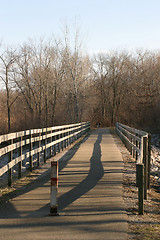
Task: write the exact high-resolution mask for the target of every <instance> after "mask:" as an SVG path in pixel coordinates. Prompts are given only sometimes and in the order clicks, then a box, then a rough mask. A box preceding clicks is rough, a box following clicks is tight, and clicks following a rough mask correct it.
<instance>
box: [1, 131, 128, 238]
mask: <svg viewBox="0 0 160 240" xmlns="http://www.w3.org/2000/svg"><path fill="white" fill-rule="evenodd" d="M59 162H60V174H59V198H58V204H59V212H60V216H59V217H49V216H48V213H49V201H50V200H49V199H50V194H49V192H50V183H49V179H50V171H49V170H47V171H45V173H44V175H43V176H42V177H41V178H39V179H37V180H36V181H35V182H34V183H32V184H31V185H30V186H27V187H26V188H25V189H22V190H21V191H20V192H19V193H18V194H17V195H16V197H15V198H13V199H12V201H10V202H9V203H7V204H5V205H4V206H3V209H0V233H1V235H2V237H3V238H2V239H4V240H5V239H7V240H10V239H12V240H14V239H16V240H18V239H24V240H25V239H27V240H28V239H32V238H33V237H34V239H74V240H75V239H86V240H87V239H112V240H114V239H127V221H126V212H125V205H124V202H123V198H122V172H123V162H122V158H121V154H120V152H119V150H118V148H117V147H116V145H115V142H114V139H113V138H112V136H111V135H110V133H109V130H108V129H97V130H95V131H93V132H91V134H90V135H89V136H88V137H87V138H85V139H84V141H83V142H82V144H81V145H80V144H77V145H75V146H74V147H73V148H72V149H70V150H69V151H68V152H67V153H66V154H65V155H64V156H63V157H62V158H61V159H60V160H59ZM49 167H50V164H49V163H48V165H47V164H46V168H49ZM106 236H107V237H106Z"/></svg>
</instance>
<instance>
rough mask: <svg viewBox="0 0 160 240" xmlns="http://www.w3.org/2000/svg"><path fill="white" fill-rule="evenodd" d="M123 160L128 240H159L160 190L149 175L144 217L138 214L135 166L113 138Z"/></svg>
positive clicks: (127, 153) (119, 142)
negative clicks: (149, 182) (149, 181)
mask: <svg viewBox="0 0 160 240" xmlns="http://www.w3.org/2000/svg"><path fill="white" fill-rule="evenodd" d="M115 141H116V143H117V145H118V147H119V149H120V151H121V154H122V157H123V160H124V175H123V197H124V201H125V203H126V211H127V218H128V227H129V229H128V231H129V240H133V239H134V240H151V239H152V240H159V239H160V188H159V185H158V182H157V181H155V178H154V177H153V176H152V175H151V178H150V179H151V184H150V189H149V190H148V194H147V200H144V215H139V214H138V189H137V187H136V184H135V183H136V164H135V159H133V158H132V157H131V155H130V153H129V152H128V151H127V149H126V148H125V147H124V145H123V144H122V142H121V141H120V140H118V139H117V137H115Z"/></svg>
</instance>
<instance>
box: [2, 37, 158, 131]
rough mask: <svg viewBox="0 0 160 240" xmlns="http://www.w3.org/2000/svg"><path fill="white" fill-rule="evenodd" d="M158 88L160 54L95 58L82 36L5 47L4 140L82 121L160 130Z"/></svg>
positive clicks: (3, 51)
mask: <svg viewBox="0 0 160 240" xmlns="http://www.w3.org/2000/svg"><path fill="white" fill-rule="evenodd" d="M71 46H72V47H71ZM159 83H160V52H150V51H144V50H139V51H136V52H134V53H131V52H127V51H118V52H116V51H115V52H114V51H112V52H107V53H104V54H97V55H95V56H92V57H90V56H89V55H87V54H85V52H84V51H83V48H82V47H81V44H80V43H79V41H78V37H77V36H76V37H75V39H74V41H73V42H72V44H70V42H69V40H68V38H67V36H65V37H64V40H63V41H61V40H55V39H54V40H53V39H50V40H47V41H46V40H43V39H40V40H38V41H28V43H25V44H23V45H21V46H18V47H17V48H16V49H13V48H11V47H5V48H4V46H2V44H1V46H0V89H1V90H0V134H4V133H7V132H14V131H20V130H24V129H30V128H42V127H46V126H54V125H62V124H67V123H75V122H81V121H90V122H91V124H92V126H95V125H96V123H100V124H101V126H113V125H114V124H115V122H116V121H120V122H122V123H124V124H128V125H130V126H134V127H139V128H158V126H159V124H160V84H159Z"/></svg>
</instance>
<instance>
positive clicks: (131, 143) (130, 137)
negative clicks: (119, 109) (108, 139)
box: [116, 122, 149, 163]
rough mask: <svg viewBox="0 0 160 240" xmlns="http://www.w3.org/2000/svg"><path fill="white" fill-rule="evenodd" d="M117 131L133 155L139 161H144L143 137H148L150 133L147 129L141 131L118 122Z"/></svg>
mask: <svg viewBox="0 0 160 240" xmlns="http://www.w3.org/2000/svg"><path fill="white" fill-rule="evenodd" d="M116 132H117V135H119V137H120V138H121V140H122V141H123V143H124V144H125V146H126V147H127V149H128V150H129V152H130V153H131V155H133V157H134V158H135V159H136V161H137V163H142V162H143V144H142V143H143V138H144V137H146V138H147V139H148V136H149V134H148V133H147V132H145V131H140V130H138V129H135V128H131V127H129V126H126V125H124V124H122V123H118V122H117V123H116Z"/></svg>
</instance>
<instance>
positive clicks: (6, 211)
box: [0, 133, 90, 219]
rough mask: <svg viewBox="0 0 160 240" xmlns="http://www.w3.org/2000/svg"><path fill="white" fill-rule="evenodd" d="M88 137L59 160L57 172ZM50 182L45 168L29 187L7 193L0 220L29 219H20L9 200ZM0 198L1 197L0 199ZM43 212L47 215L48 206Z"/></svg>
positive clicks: (48, 170) (2, 202) (38, 211)
mask: <svg viewBox="0 0 160 240" xmlns="http://www.w3.org/2000/svg"><path fill="white" fill-rule="evenodd" d="M89 136H90V133H88V134H87V135H86V136H85V137H84V138H83V139H82V140H81V141H79V142H78V143H76V144H75V145H74V146H73V147H71V148H70V149H69V150H68V151H67V152H66V153H65V154H64V155H63V156H62V157H61V158H60V159H59V162H60V164H59V171H61V170H62V169H63V168H65V166H66V165H67V164H68V162H69V161H70V159H72V157H73V156H74V155H75V153H76V152H77V151H78V149H79V147H80V145H81V144H82V143H84V142H85V141H86V140H87V139H88V137H89ZM49 181H50V169H48V168H47V170H46V171H45V172H44V173H43V174H42V175H41V176H40V177H38V178H37V179H35V180H34V181H32V182H31V183H30V184H29V185H26V186H22V187H20V188H18V189H16V190H15V191H13V192H11V193H8V194H6V195H5V199H4V201H1V204H0V219H6V218H17V217H19V218H29V217H31V215H32V214H31V215H30V214H29V215H28V216H27V217H21V216H20V214H19V212H18V211H17V210H16V209H15V208H14V206H13V204H12V201H11V199H13V198H15V197H18V196H21V195H23V194H25V193H28V192H30V191H33V190H34V189H36V188H38V187H46V186H45V184H46V183H47V182H49ZM1 198H2V197H1ZM43 208H44V211H45V212H46V213H47V212H48V211H49V204H47V205H45V206H44V207H43ZM40 211H42V212H43V209H38V210H37V211H35V212H34V213H33V216H32V217H34V216H36V214H38V215H39V213H40ZM10 213H11V214H10Z"/></svg>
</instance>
